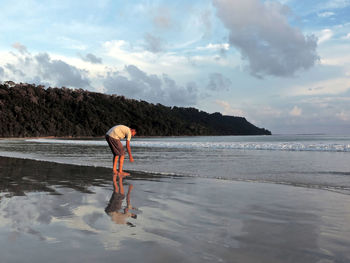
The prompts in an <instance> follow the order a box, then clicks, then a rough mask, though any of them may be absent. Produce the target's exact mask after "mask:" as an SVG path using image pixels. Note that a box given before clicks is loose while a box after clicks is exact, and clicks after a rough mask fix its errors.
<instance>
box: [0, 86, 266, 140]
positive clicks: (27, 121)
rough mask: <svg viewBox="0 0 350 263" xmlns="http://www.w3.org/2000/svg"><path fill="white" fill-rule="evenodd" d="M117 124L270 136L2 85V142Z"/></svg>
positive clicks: (111, 100)
mask: <svg viewBox="0 0 350 263" xmlns="http://www.w3.org/2000/svg"><path fill="white" fill-rule="evenodd" d="M115 124H124V125H129V126H130V125H132V124H133V125H135V126H136V127H137V131H138V135H143V136H177V135H270V134H271V132H270V131H268V130H266V129H262V128H258V127H256V126H254V125H253V124H251V123H249V122H248V121H247V120H246V119H245V118H242V117H232V116H223V115H221V114H220V113H214V114H208V113H206V112H203V111H199V110H197V109H195V108H179V107H166V106H163V105H161V104H156V105H154V104H151V103H148V102H145V101H137V100H132V99H126V98H125V97H123V96H115V95H106V94H101V93H95V92H89V91H85V90H81V89H79V90H72V89H67V88H47V89H45V88H44V87H43V86H36V85H31V84H23V83H21V84H15V83H13V82H6V83H4V84H0V137H36V136H73V137H75V136H102V135H104V134H105V133H106V131H107V130H108V129H109V128H110V127H111V126H113V125H115Z"/></svg>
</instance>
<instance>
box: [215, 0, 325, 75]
mask: <svg viewBox="0 0 350 263" xmlns="http://www.w3.org/2000/svg"><path fill="white" fill-rule="evenodd" d="M213 2H214V5H215V6H216V8H217V16H218V17H219V18H220V19H221V20H222V22H223V23H224V25H225V26H226V28H227V29H228V30H229V32H230V35H229V41H230V44H231V45H232V46H234V47H236V48H237V49H238V50H239V51H240V53H241V55H242V59H243V60H245V61H247V62H248V69H249V70H250V73H251V74H252V75H254V76H256V77H262V76H264V75H273V76H282V77H284V76H293V75H294V74H295V73H296V72H297V71H298V70H300V69H308V68H311V67H312V66H314V64H315V63H316V62H317V61H318V59H319V57H318V55H317V52H316V47H317V39H316V37H315V36H313V35H308V36H304V35H303V34H302V32H301V31H300V30H299V29H298V28H295V27H292V26H291V25H290V24H289V22H288V15H289V13H290V10H289V8H288V7H287V6H286V5H283V4H281V3H278V2H262V1H259V0H245V1H241V0H213Z"/></svg>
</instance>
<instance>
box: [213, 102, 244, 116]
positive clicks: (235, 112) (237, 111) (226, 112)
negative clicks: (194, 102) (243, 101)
mask: <svg viewBox="0 0 350 263" xmlns="http://www.w3.org/2000/svg"><path fill="white" fill-rule="evenodd" d="M215 103H216V104H217V105H219V106H220V107H223V108H224V110H223V114H224V115H231V116H246V114H245V112H244V111H242V110H240V109H234V108H232V106H231V105H230V103H228V102H227V101H223V100H216V101H215Z"/></svg>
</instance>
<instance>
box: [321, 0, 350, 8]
mask: <svg viewBox="0 0 350 263" xmlns="http://www.w3.org/2000/svg"><path fill="white" fill-rule="evenodd" d="M319 6H320V7H321V8H322V9H323V10H325V9H339V8H345V7H348V6H350V1H349V0H328V1H327V2H326V3H322V4H321V3H320V4H319Z"/></svg>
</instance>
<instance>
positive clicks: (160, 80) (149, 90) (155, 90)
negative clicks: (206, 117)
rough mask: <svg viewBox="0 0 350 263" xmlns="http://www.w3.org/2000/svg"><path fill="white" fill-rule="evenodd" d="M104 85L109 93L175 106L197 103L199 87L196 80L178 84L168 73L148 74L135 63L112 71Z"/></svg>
mask: <svg viewBox="0 0 350 263" xmlns="http://www.w3.org/2000/svg"><path fill="white" fill-rule="evenodd" d="M103 85H104V87H105V90H106V92H107V93H110V94H118V95H123V96H126V97H128V98H134V99H141V100H146V101H148V102H151V103H162V104H165V105H169V106H173V105H177V106H189V105H195V104H196V103H197V97H198V88H197V85H196V84H195V83H194V82H189V83H187V85H186V86H180V85H178V84H177V83H176V82H175V81H174V80H173V79H171V78H170V77H169V76H168V75H166V74H163V75H162V76H158V75H154V74H150V75H149V74H147V73H145V72H143V71H142V70H140V69H139V68H138V67H136V66H134V65H129V66H126V67H125V68H124V70H122V71H115V72H110V73H109V74H108V76H107V77H106V78H105V80H104V82H103Z"/></svg>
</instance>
